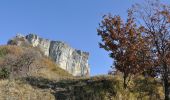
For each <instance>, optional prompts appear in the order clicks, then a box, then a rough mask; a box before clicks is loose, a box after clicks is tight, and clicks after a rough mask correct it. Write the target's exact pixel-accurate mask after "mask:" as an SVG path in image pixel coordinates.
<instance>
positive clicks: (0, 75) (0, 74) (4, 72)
mask: <svg viewBox="0 0 170 100" xmlns="http://www.w3.org/2000/svg"><path fill="white" fill-rule="evenodd" d="M9 76H10V71H9V69H8V68H5V67H3V68H2V69H1V70H0V79H7V78H9Z"/></svg>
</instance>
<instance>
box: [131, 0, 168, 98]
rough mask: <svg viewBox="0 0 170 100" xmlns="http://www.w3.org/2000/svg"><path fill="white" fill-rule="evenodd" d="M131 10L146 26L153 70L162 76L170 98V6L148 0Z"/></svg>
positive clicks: (156, 0)
mask: <svg viewBox="0 0 170 100" xmlns="http://www.w3.org/2000/svg"><path fill="white" fill-rule="evenodd" d="M131 10H132V11H133V12H134V14H133V15H134V17H135V18H136V21H137V22H139V24H141V25H142V26H144V27H145V31H144V33H143V34H144V35H145V37H147V38H148V41H149V42H148V43H150V44H148V45H151V49H150V51H151V52H152V55H153V57H154V59H153V60H154V62H155V66H154V67H153V68H152V69H151V70H152V71H154V72H155V73H156V75H158V76H160V77H161V78H162V82H163V84H164V92H165V100H170V97H168V95H169V94H170V93H169V89H170V87H169V84H170V83H168V81H169V80H170V79H169V76H170V6H169V5H166V4H162V3H161V2H160V1H159V0H146V2H145V5H144V4H142V5H141V4H136V5H134V6H133V7H132V9H131Z"/></svg>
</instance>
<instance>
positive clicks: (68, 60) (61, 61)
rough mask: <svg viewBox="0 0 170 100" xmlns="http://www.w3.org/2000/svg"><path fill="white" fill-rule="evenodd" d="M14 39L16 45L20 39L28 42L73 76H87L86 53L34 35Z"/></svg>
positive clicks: (87, 54)
mask: <svg viewBox="0 0 170 100" xmlns="http://www.w3.org/2000/svg"><path fill="white" fill-rule="evenodd" d="M16 38H17V40H18V42H17V43H19V44H16V45H20V44H21V42H23V41H19V40H21V39H18V38H22V40H25V42H28V43H29V44H30V45H32V46H33V47H38V48H39V49H40V50H41V51H42V52H43V53H44V55H45V56H48V57H50V58H51V59H52V60H53V61H55V62H56V64H58V65H59V66H60V67H61V68H62V69H64V70H66V71H68V72H69V73H70V74H72V75H73V76H85V77H86V76H89V74H90V67H89V63H88V58H89V53H88V52H83V51H81V50H76V49H74V48H72V47H70V46H69V45H68V44H66V43H64V42H62V41H50V40H48V39H43V38H40V37H39V36H37V35H35V34H29V35H26V36H23V35H19V36H18V35H17V36H16V37H15V38H14V39H12V40H15V41H16ZM23 38H24V39H23ZM9 44H10V42H9Z"/></svg>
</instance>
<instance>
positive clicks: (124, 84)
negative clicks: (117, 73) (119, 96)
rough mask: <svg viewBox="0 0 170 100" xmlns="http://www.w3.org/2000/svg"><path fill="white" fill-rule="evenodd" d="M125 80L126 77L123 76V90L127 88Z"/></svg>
mask: <svg viewBox="0 0 170 100" xmlns="http://www.w3.org/2000/svg"><path fill="white" fill-rule="evenodd" d="M126 79H127V77H126V75H124V76H123V87H124V89H126V88H127V83H126Z"/></svg>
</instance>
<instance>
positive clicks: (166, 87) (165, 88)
mask: <svg viewBox="0 0 170 100" xmlns="http://www.w3.org/2000/svg"><path fill="white" fill-rule="evenodd" d="M163 78H164V79H163V81H164V93H165V100H170V97H169V83H168V73H164V77H163Z"/></svg>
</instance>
